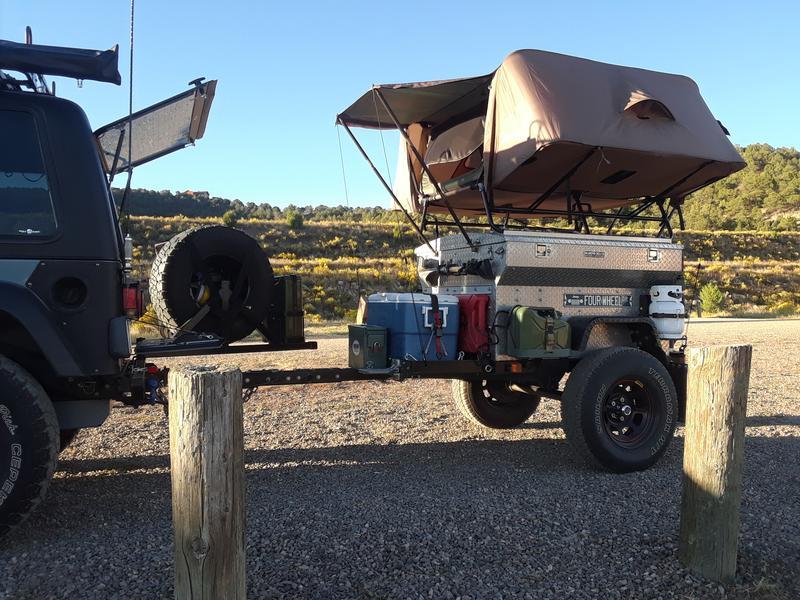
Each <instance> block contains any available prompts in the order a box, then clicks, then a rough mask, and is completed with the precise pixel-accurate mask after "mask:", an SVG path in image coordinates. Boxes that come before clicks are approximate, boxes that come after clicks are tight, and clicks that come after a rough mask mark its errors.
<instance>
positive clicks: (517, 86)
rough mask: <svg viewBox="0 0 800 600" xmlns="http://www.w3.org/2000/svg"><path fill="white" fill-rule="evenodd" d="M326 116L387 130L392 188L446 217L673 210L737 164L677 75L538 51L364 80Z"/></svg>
mask: <svg viewBox="0 0 800 600" xmlns="http://www.w3.org/2000/svg"><path fill="white" fill-rule="evenodd" d="M337 122H338V123H339V124H341V125H344V126H345V128H347V131H348V133H350V134H351V136H352V132H351V131H350V128H349V126H357V127H368V128H380V129H399V130H400V131H401V133H402V134H403V137H402V138H401V151H400V156H399V158H398V172H397V177H396V179H395V186H394V189H393V190H390V191H392V192H393V196H394V197H395V200H396V201H397V202H398V203H399V204H400V205H401V206H402V208H404V209H405V210H406V211H414V212H421V213H422V214H423V215H427V214H428V213H433V212H437V213H441V212H449V213H450V214H451V215H452V216H453V218H454V219H456V216H457V215H458V216H463V215H471V214H472V215H474V214H482V213H484V212H486V213H487V214H488V215H489V216H490V221H491V215H492V214H493V213H500V214H505V215H506V216H510V217H534V216H546V215H564V214H566V215H568V216H570V217H572V216H573V215H574V214H583V215H589V216H599V217H617V216H619V217H622V218H626V217H628V216H631V215H633V216H635V217H641V215H642V214H643V213H644V212H645V210H644V209H645V208H648V207H651V206H654V205H657V206H659V208H661V212H662V217H665V216H666V213H665V209H664V202H665V201H666V200H667V199H671V200H672V204H671V206H672V208H673V212H674V211H675V210H676V209H677V211H678V212H679V213H680V208H679V207H680V203H681V201H682V199H683V197H684V196H686V195H687V194H689V193H691V192H692V191H695V190H697V189H699V188H701V187H703V186H706V185H708V184H710V183H712V182H714V181H717V180H719V179H721V178H723V177H725V176H727V175H729V174H731V173H733V172H735V171H738V170H739V169H741V168H743V167H744V165H745V163H744V161H743V160H742V157H741V156H740V155H739V153H738V152H737V151H736V149H735V148H734V146H733V144H731V142H730V141H729V140H728V138H727V137H726V133H727V132H726V131H725V129H724V128H723V127H722V125H721V124H720V123H719V122H718V121H717V120H716V119H715V118H714V116H713V115H712V114H711V112H710V111H709V109H708V107H707V106H706V104H705V102H704V101H703V98H702V97H701V96H700V92H699V90H698V88H697V85H696V84H695V83H694V82H693V81H692V80H691V79H689V78H687V77H683V76H680V75H671V74H667V73H658V72H655V71H647V70H644V69H636V68H631V67H621V66H616V65H609V64H605V63H600V62H595V61H591V60H586V59H582V58H575V57H571V56H565V55H562V54H555V53H552V52H543V51H540V50H520V51H517V52H514V53H513V54H511V55H509V56H508V57H507V58H506V59H505V60H504V61H503V63H502V64H501V65H500V67H499V68H498V69H497V70H496V71H495V72H493V73H490V74H488V75H484V76H481V77H472V78H469V79H455V80H449V81H433V82H424V83H408V84H392V85H378V86H374V87H373V89H372V90H370V91H369V92H367V93H366V94H364V95H363V96H362V97H361V98H359V99H358V100H357V101H356V102H355V103H353V104H352V105H351V106H350V107H349V108H347V109H346V110H345V111H344V112H342V113H341V114H340V115H339V116H338V118H337ZM354 139H355V138H354ZM356 143H358V142H357V141H356ZM359 148H360V146H359ZM362 152H363V150H362ZM373 168H374V167H373ZM376 173H377V170H376ZM378 174H379V173H378ZM379 176H380V174H379ZM387 187H388V186H387ZM631 205H642V206H644V208H641V207H640V208H641V210H640V208H633V207H631V208H629V209H623V208H622V207H626V206H631ZM615 208H616V209H618V211H616V212H615V213H613V214H610V213H606V214H602V213H603V211H607V210H609V209H615ZM671 214H672V213H670V216H671ZM651 218H652V219H653V220H656V219H660V218H661V217H651ZM667 226H668V225H667ZM668 227H669V226H668Z"/></svg>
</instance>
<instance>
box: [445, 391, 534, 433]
mask: <svg viewBox="0 0 800 600" xmlns="http://www.w3.org/2000/svg"><path fill="white" fill-rule="evenodd" d="M452 390H453V399H454V400H455V401H456V406H457V407H458V409H459V410H460V411H461V414H463V415H464V416H465V417H466V418H467V419H469V420H470V421H472V422H473V423H476V424H478V425H481V426H483V427H490V428H492V429H511V428H512V427H516V426H517V425H521V424H522V423H524V422H525V421H527V420H528V418H529V417H530V416H531V415H532V414H533V413H534V411H535V410H536V409H537V408H538V406H539V402H541V397H540V396H539V395H537V394H533V393H528V392H522V391H518V390H512V389H510V388H509V387H508V384H506V383H505V382H502V381H487V380H482V381H462V380H460V379H454V380H453V382H452Z"/></svg>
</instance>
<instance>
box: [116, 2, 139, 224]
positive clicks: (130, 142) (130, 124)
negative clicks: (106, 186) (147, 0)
mask: <svg viewBox="0 0 800 600" xmlns="http://www.w3.org/2000/svg"><path fill="white" fill-rule="evenodd" d="M135 5H136V0H131V27H130V31H131V40H130V53H129V56H130V59H129V62H130V65H128V67H129V70H128V181H127V182H126V183H125V191H124V192H123V193H122V201H121V202H120V203H119V214H120V218H122V216H123V214H124V213H125V203H126V202H127V200H128V195H129V194H130V192H131V178H132V177H133V20H134V12H135ZM127 232H128V219H127V218H126V219H125V233H127Z"/></svg>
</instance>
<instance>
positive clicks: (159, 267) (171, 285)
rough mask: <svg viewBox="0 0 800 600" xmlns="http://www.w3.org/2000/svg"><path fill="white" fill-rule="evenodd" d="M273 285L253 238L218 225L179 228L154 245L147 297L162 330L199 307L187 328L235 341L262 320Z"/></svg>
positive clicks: (183, 321)
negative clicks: (163, 242)
mask: <svg viewBox="0 0 800 600" xmlns="http://www.w3.org/2000/svg"><path fill="white" fill-rule="evenodd" d="M272 288H273V275H272V267H271V266H270V264H269V259H268V258H267V256H266V254H264V251H263V250H262V249H261V247H260V246H259V245H258V242H257V241H256V240H254V239H253V238H251V237H250V236H249V235H247V234H246V233H244V232H243V231H239V230H238V229H232V228H230V227H223V226H221V225H211V226H202V227H195V228H193V229H189V230H187V231H184V232H181V233H179V234H178V235H176V236H175V237H173V238H172V239H171V240H170V241H169V242H167V243H166V244H164V245H163V246H162V247H161V248H160V249H159V251H158V253H157V254H156V257H155V260H154V261H153V267H152V270H151V271H150V299H151V302H152V304H153V310H154V311H155V314H156V318H157V319H158V321H159V325H160V326H161V329H162V333H164V334H165V335H172V334H174V333H175V332H177V331H178V330H180V329H181V328H183V327H186V325H187V323H190V322H191V321H192V319H193V317H196V316H198V313H199V312H200V311H204V312H205V315H204V316H202V318H200V319H199V320H197V321H196V322H194V323H193V324H191V326H189V327H186V329H187V330H190V331H196V332H201V333H213V334H215V335H218V336H220V337H222V338H224V339H225V340H227V341H229V342H232V341H235V340H239V339H241V338H243V337H245V336H247V335H248V334H250V333H252V331H253V330H254V329H255V328H256V327H258V325H259V324H260V323H261V322H262V321H263V320H264V317H265V316H266V314H267V310H268V308H269V302H270V294H271V291H272Z"/></svg>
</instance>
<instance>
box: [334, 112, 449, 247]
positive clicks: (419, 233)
mask: <svg viewBox="0 0 800 600" xmlns="http://www.w3.org/2000/svg"><path fill="white" fill-rule="evenodd" d="M336 120H337V122H338V123H339V125H341V126H342V127H344V130H345V131H346V132H347V135H349V136H350V139H351V140H353V143H354V144H355V145H356V148H358V151H359V152H361V156H363V157H364V160H366V161H367V162H368V163H369V166H370V167H372V170H373V171H374V172H375V175H377V176H378V179H379V180H380V182H381V183H382V184H383V187H385V188H386V191H387V192H389V194H390V195H391V196H392V198H393V199H394V202H395V204H396V205H397V206H398V208H399V209H400V210H402V211H403V214H404V215H405V216H406V219H407V220H408V222H409V223H411V226H412V227H413V228H414V231H416V232H417V235H419V237H420V238H421V239H422V241H423V242H425V245H426V246H427V247H428V248H430V251H431V252H433V253H436V250H434V248H433V246H432V245H431V243H430V242H429V241H428V238H427V237H425V234H424V233H423V232H422V230H421V229H420V228H419V225H417V222H416V221H415V220H414V218H413V217H412V216H411V215H410V214H409V213H408V211H407V210H406V209H405V207H404V206H403V205H402V203H401V202H400V200H399V199H398V198H397V196H396V195H395V193H394V190H393V189H392V186H390V185H389V184H388V183H387V182H386V179H384V178H383V175H381V172H380V171H379V170H378V168H377V167H376V166H375V163H373V162H372V160H371V159H370V157H369V155H368V154H367V152H366V151H365V150H364V147H363V146H362V145H361V143H360V142H359V141H358V139H357V138H356V136H355V135H353V132H352V131H350V128H349V127H348V126H347V123H345V122H344V121H342V119H340V118H337V119H336Z"/></svg>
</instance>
